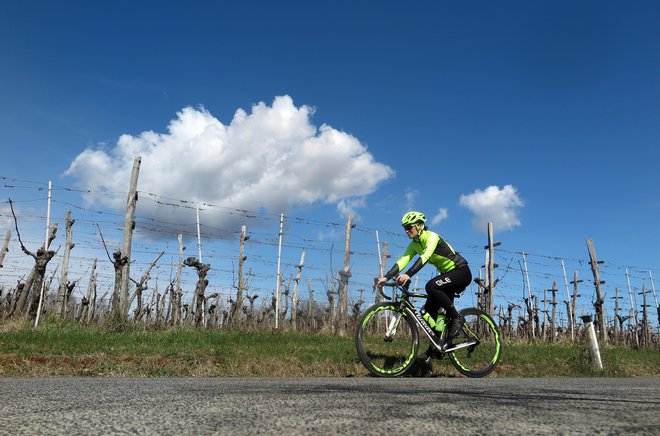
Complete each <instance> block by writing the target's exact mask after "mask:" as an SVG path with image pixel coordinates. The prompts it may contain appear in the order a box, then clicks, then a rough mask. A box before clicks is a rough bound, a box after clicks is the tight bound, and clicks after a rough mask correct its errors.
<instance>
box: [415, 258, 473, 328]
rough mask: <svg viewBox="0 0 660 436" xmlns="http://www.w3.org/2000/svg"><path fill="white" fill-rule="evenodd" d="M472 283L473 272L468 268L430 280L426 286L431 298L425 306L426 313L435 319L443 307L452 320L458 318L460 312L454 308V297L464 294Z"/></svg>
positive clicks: (455, 270)
mask: <svg viewBox="0 0 660 436" xmlns="http://www.w3.org/2000/svg"><path fill="white" fill-rule="evenodd" d="M471 281H472V272H471V271H470V268H469V267H467V266H462V267H460V268H456V269H453V270H451V271H449V272H446V273H443V274H440V275H439V276H437V277H434V278H432V279H431V280H429V282H428V283H427V284H426V293H427V294H428V296H429V298H428V299H427V300H426V304H425V305H424V306H425V308H426V312H428V314H429V315H431V317H432V318H433V319H435V318H436V317H437V315H438V309H439V308H440V307H443V308H444V309H445V310H446V311H447V315H448V316H449V317H450V318H457V317H458V311H457V310H456V308H455V307H454V296H455V295H456V294H460V293H461V292H463V291H464V290H465V288H467V287H468V285H469V284H470V282H471Z"/></svg>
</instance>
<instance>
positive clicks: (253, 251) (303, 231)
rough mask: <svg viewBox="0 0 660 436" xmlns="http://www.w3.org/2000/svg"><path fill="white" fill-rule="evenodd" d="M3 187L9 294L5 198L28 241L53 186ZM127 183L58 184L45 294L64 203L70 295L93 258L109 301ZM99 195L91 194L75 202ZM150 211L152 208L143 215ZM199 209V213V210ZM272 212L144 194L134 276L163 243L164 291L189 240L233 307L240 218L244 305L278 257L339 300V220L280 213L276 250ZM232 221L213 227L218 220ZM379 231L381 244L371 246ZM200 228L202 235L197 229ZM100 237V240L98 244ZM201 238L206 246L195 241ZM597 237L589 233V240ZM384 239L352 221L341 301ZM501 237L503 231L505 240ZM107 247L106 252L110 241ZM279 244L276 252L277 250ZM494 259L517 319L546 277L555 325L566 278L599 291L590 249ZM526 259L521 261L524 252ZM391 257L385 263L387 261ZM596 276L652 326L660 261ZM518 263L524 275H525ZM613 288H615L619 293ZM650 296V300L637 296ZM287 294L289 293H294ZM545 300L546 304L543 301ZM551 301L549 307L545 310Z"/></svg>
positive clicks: (362, 289) (0, 271)
mask: <svg viewBox="0 0 660 436" xmlns="http://www.w3.org/2000/svg"><path fill="white" fill-rule="evenodd" d="M0 183H2V195H0V231H2V233H1V234H0V237H2V236H4V234H5V232H6V231H12V236H11V238H10V241H9V245H8V251H7V252H6V255H5V257H4V260H3V262H2V268H0V289H1V290H2V294H0V298H2V297H3V296H4V297H5V298H6V297H7V296H8V294H9V293H10V292H11V291H12V290H14V289H16V287H17V286H18V285H19V284H20V283H21V281H24V280H25V279H26V278H27V276H28V274H29V272H30V270H31V268H32V267H33V265H34V260H33V259H32V258H31V257H29V256H26V255H25V253H23V252H22V250H21V248H20V244H19V241H18V238H17V234H16V232H15V223H14V218H13V216H12V214H11V211H10V207H9V199H11V200H12V203H13V206H14V208H15V210H16V224H17V225H18V229H19V231H20V234H21V237H22V242H23V244H24V245H25V246H26V247H28V248H29V249H30V250H35V249H36V248H38V247H40V246H42V245H43V241H44V235H45V222H46V219H47V216H46V204H47V199H48V196H47V194H48V192H47V191H48V184H45V183H40V182H35V181H29V180H19V179H11V178H6V177H0ZM126 196H127V193H126V192H106V191H103V192H100V191H99V192H93V191H89V190H79V189H74V188H70V187H66V186H58V185H54V186H53V195H52V210H51V217H52V218H51V220H52V222H54V223H58V225H59V228H58V234H57V237H56V239H55V240H54V242H53V244H52V245H51V249H53V250H56V255H55V257H54V258H53V259H52V260H51V261H50V262H49V264H48V269H47V273H46V275H47V281H49V282H50V284H51V288H50V291H51V293H52V292H53V288H54V289H57V283H58V281H59V278H60V277H61V271H60V266H61V264H62V255H63V251H64V250H63V248H62V247H63V246H64V243H65V242H64V241H65V239H64V238H65V236H64V216H65V212H66V211H71V216H72V218H73V219H74V220H75V223H74V225H73V226H72V232H73V243H74V244H75V247H74V249H73V250H72V251H71V257H70V261H69V270H68V278H69V280H70V281H71V282H74V283H75V287H74V289H73V290H72V293H71V299H72V301H78V302H79V301H81V300H82V299H83V298H84V297H85V293H86V289H87V287H88V284H89V281H90V279H91V277H90V265H91V264H92V261H93V259H97V260H98V264H97V268H96V270H95V273H96V286H97V289H98V293H99V296H101V295H105V297H104V298H105V301H99V302H98V303H99V304H106V305H108V304H110V301H109V300H110V298H111V294H112V292H111V291H112V289H113V288H114V280H115V273H114V268H113V265H112V263H111V261H110V259H109V253H112V252H113V251H116V250H120V249H121V244H122V238H123V231H124V219H125V216H124V214H123V213H117V212H113V210H112V209H109V208H107V207H103V206H102V207H99V206H98V205H108V204H117V202H121V201H123V202H125V200H126ZM81 197H83V198H87V199H89V198H94V199H95V201H94V202H89V201H85V200H81ZM141 211H148V213H141ZM196 212H197V213H198V214H199V217H200V220H199V233H198V231H197V228H198V221H197V220H196V219H195V216H196V215H195V214H196ZM279 221H280V215H279V214H271V213H267V212H264V211H248V210H242V209H233V208H231V207H226V206H222V205H214V204H209V203H204V202H194V201H189V200H183V199H172V198H166V197H163V196H160V195H158V194H156V193H150V192H139V201H138V209H137V214H136V218H135V222H136V225H135V230H134V237H133V243H132V250H131V278H134V279H138V278H139V277H140V276H141V275H142V274H144V272H145V271H146V270H147V268H149V266H150V265H151V264H152V262H154V260H155V259H156V258H157V257H158V256H159V254H160V253H161V252H162V253H164V254H163V255H162V257H160V260H159V262H158V263H157V264H156V265H155V267H154V269H153V271H152V272H151V275H150V276H151V279H150V283H149V285H148V290H147V292H146V297H145V298H146V299H147V300H148V299H150V298H152V296H154V295H159V294H160V295H162V294H163V292H164V290H165V289H166V288H167V286H168V285H169V284H170V283H172V281H173V280H174V278H175V276H176V274H177V268H178V264H179V258H180V246H179V242H178V238H177V237H178V235H179V234H180V235H182V239H183V242H184V248H183V257H184V258H186V257H189V256H192V257H196V258H199V257H201V258H202V260H203V263H208V264H210V265H211V269H210V270H209V271H208V275H207V279H208V281H209V284H208V288H207V290H206V292H207V293H209V294H217V297H216V310H218V311H221V310H223V309H228V308H229V306H230V305H231V300H232V299H234V298H235V296H236V292H237V268H238V264H239V261H240V259H239V240H240V235H241V232H240V226H241V225H245V226H246V227H247V234H248V235H249V239H248V240H247V241H245V247H244V249H245V255H246V256H247V260H246V261H245V263H244V275H245V276H244V280H245V283H246V289H245V292H246V295H247V296H249V297H250V298H251V300H250V303H251V306H253V307H256V308H260V307H262V308H263V307H270V306H271V304H272V299H273V297H274V296H275V291H276V288H277V282H278V278H277V273H276V271H277V267H278V263H279V265H280V267H281V271H282V282H281V283H284V284H285V285H286V286H289V287H290V286H291V282H292V281H293V280H294V278H295V275H296V273H297V272H298V270H299V269H300V274H301V280H300V281H301V283H304V284H308V285H309V286H306V287H305V289H304V291H302V290H301V292H300V293H299V295H300V298H301V300H310V299H311V300H313V301H314V302H315V304H317V305H319V306H326V307H327V306H328V305H329V304H331V303H332V304H336V301H333V298H334V297H333V295H332V293H333V292H334V291H335V290H336V286H337V283H338V274H337V273H338V271H339V270H341V269H343V267H344V265H343V263H344V258H345V252H344V246H345V230H346V222H339V221H321V220H314V219H309V218H306V217H300V216H286V217H285V228H284V231H283V238H282V245H281V251H280V250H278V249H279V248H280V246H279V238H278V236H279ZM219 222H220V223H227V225H217V223H219ZM377 235H379V238H378V240H379V241H380V242H381V246H380V247H379V246H378V245H377ZM198 238H199V239H198ZM102 240H104V241H105V243H106V244H107V247H104V245H103V243H102ZM198 241H201V244H199V243H198ZM597 243H598V241H596V244H597ZM385 244H387V245H388V250H389V254H390V255H393V256H394V257H395V256H396V255H398V254H399V253H402V252H403V251H404V250H405V245H403V244H405V240H404V239H403V238H402V237H401V235H400V234H399V233H396V232H392V231H388V230H379V229H376V228H370V227H368V226H364V225H361V224H358V225H357V226H355V228H353V229H352V231H351V240H350V271H351V277H350V281H349V288H348V290H349V293H348V300H349V305H350V306H354V307H356V310H357V309H360V308H361V309H364V307H366V305H369V304H371V303H372V302H373V301H375V298H376V296H375V293H374V290H373V287H372V282H373V278H374V277H375V276H377V275H378V271H379V262H380V259H379V257H378V253H379V250H380V249H383V248H384V245H385ZM452 245H453V246H454V248H455V249H456V250H457V251H459V252H460V253H461V255H463V256H464V257H465V258H466V259H468V261H469V262H470V265H471V268H472V270H473V275H474V276H475V277H480V276H482V275H483V274H484V272H485V270H484V267H483V263H484V246H483V245H476V244H468V243H461V241H452ZM504 245H506V241H504ZM106 250H107V251H106ZM303 251H305V253H306V260H305V264H304V265H303V266H302V268H300V266H299V265H298V264H299V262H300V258H301V253H302V252H303ZM278 252H281V256H280V257H279V258H278ZM494 256H495V258H494V261H495V263H496V264H498V265H499V267H498V268H497V269H496V270H495V278H497V279H498V284H497V286H496V287H495V290H494V291H495V295H494V296H495V299H494V300H495V304H494V305H495V307H496V310H495V314H496V315H497V313H498V312H501V313H504V312H503V311H504V310H506V309H510V308H511V307H513V309H512V317H513V318H514V319H524V318H525V317H526V316H527V313H526V306H525V304H526V303H525V299H526V298H527V297H528V296H529V295H530V294H531V295H532V296H533V297H534V298H536V299H537V304H538V307H537V310H539V312H538V313H537V316H539V317H540V318H542V319H543V318H544V317H547V316H548V313H547V312H543V311H542V310H541V308H542V307H543V306H544V303H547V302H548V301H547V298H548V297H547V295H548V294H547V293H546V296H544V292H546V291H547V290H549V289H550V288H551V287H552V285H553V283H554V284H555V287H556V289H557V291H556V296H557V301H558V304H557V312H556V317H557V325H558V326H567V321H568V316H567V311H566V310H565V307H564V304H565V303H564V302H565V301H569V300H570V299H572V296H573V293H574V284H572V283H570V282H571V281H573V280H574V276H575V275H577V277H579V279H580V280H583V281H582V282H581V283H579V285H578V287H577V288H578V297H577V298H576V302H577V305H576V308H575V312H576V313H575V314H576V315H577V316H580V315H584V314H593V313H594V302H595V300H596V295H595V287H594V285H593V280H594V279H593V275H592V272H591V265H590V263H589V258H588V255H587V250H586V248H585V257H584V258H563V257H559V256H552V255H545V254H538V253H533V252H532V253H527V252H526V253H524V254H523V252H522V251H511V250H507V249H506V248H501V247H498V248H495V250H494ZM523 256H525V258H526V268H527V270H526V271H524V269H525V266H524V265H523V262H522V257H523ZM391 261H392V260H391V259H390V263H391ZM599 268H600V275H601V279H602V280H604V281H605V284H604V285H603V287H604V293H605V300H606V301H605V309H606V320H607V323H608V325H611V326H614V324H615V323H616V322H617V320H616V318H615V316H614V309H615V305H617V304H618V310H619V313H620V314H624V315H628V314H631V313H633V312H634V313H635V314H636V315H638V317H639V319H641V318H642V316H643V315H644V312H645V311H646V319H647V320H649V323H650V327H651V329H653V330H654V331H657V330H658V317H660V310H659V309H658V303H657V297H656V294H655V283H654V282H653V277H654V276H660V270H658V269H653V268H647V267H638V266H626V265H623V264H617V263H614V262H610V261H607V262H605V263H603V264H601V265H599ZM525 272H526V273H527V276H528V277H529V280H528V281H526V280H525ZM433 275H434V274H433V271H431V270H430V269H429V268H425V269H424V270H422V271H421V272H420V273H419V274H418V276H419V277H416V278H415V280H416V283H417V286H418V287H423V285H424V284H425V282H426V281H427V280H428V279H430V278H431V277H432V276H433ZM197 281H198V277H197V275H196V272H195V271H194V270H193V269H192V268H184V269H183V271H182V274H181V289H182V292H183V296H182V299H183V301H188V302H190V301H192V300H193V299H194V295H193V294H194V290H195V286H196V284H197ZM477 293H478V286H477V285H476V284H474V285H472V286H470V287H469V288H468V290H466V292H465V293H464V295H463V296H462V297H461V300H460V302H459V304H460V305H462V306H472V305H476V304H477V303H478V302H477V301H476V299H477ZM616 293H618V296H619V298H618V299H616V300H615V298H614V296H615V294H616ZM644 296H646V307H644V305H643V301H642V300H643V297H644ZM289 298H291V296H290V295H289ZM545 307H546V308H547V307H548V306H547V304H546V305H545ZM547 310H549V309H547Z"/></svg>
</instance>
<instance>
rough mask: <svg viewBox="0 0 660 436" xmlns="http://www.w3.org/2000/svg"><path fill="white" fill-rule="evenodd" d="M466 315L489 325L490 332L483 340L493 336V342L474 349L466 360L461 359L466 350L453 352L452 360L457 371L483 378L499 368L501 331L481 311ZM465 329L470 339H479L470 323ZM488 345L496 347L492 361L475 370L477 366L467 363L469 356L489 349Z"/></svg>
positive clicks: (451, 354) (486, 333) (487, 332)
mask: <svg viewBox="0 0 660 436" xmlns="http://www.w3.org/2000/svg"><path fill="white" fill-rule="evenodd" d="M464 315H465V316H466V317H467V318H470V317H473V316H474V317H476V320H477V321H478V320H483V321H485V322H486V323H487V330H488V331H486V332H484V333H483V335H482V338H487V337H489V335H492V338H493V342H488V343H483V342H482V343H480V344H479V345H477V346H476V348H475V349H473V350H472V351H469V352H468V355H467V356H466V357H465V358H463V357H460V356H462V354H461V353H463V352H465V351H466V350H465V349H463V350H457V351H455V352H451V353H450V360H451V362H452V363H453V364H454V366H455V367H456V369H458V370H459V371H460V372H461V373H463V374H464V375H467V376H468V377H483V376H485V375H488V374H489V373H491V372H492V371H493V370H494V369H495V367H496V366H497V363H498V362H499V359H500V355H501V350H502V344H501V342H500V335H499V330H498V329H497V326H496V325H495V324H494V322H493V320H492V319H491V318H490V317H489V316H488V315H486V314H485V313H483V312H481V311H475V310H468V311H467V312H466V313H465V314H464ZM464 327H465V329H466V330H467V332H468V335H467V337H468V338H470V337H472V338H478V337H479V336H478V335H476V334H475V333H474V332H473V331H472V330H471V328H470V323H469V322H466V324H465V326H464ZM488 345H491V346H494V347H495V350H494V353H493V356H492V358H491V359H489V360H488V361H487V362H484V364H482V365H479V364H476V366H479V367H478V368H474V366H475V365H470V364H469V363H467V362H466V360H467V359H468V358H469V356H470V355H471V353H472V352H473V351H475V350H476V351H477V352H478V350H484V349H487V346H488ZM484 347H486V348H484ZM484 357H487V355H486V356H484ZM468 366H471V367H468Z"/></svg>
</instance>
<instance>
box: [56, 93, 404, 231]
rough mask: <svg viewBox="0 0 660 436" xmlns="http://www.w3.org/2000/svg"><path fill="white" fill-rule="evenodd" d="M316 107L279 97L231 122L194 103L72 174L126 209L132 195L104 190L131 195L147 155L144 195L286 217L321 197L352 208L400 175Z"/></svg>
mask: <svg viewBox="0 0 660 436" xmlns="http://www.w3.org/2000/svg"><path fill="white" fill-rule="evenodd" d="M313 112H314V110H313V108H311V107H309V106H305V105H303V106H300V107H296V106H295V105H294V103H293V100H292V99H291V97H289V96H279V97H276V98H275V99H274V100H273V103H272V105H270V106H269V105H267V104H265V103H263V102H260V103H258V104H256V105H254V106H252V108H251V111H250V112H249V113H248V112H246V111H245V110H243V109H238V110H237V111H236V112H235V114H234V117H233V119H232V120H231V122H230V123H229V124H228V125H225V124H223V123H222V122H221V121H220V120H218V119H217V118H215V117H214V116H213V115H212V114H211V113H209V112H208V111H207V110H205V109H203V108H199V109H195V108H192V107H186V108H184V109H182V110H181V111H180V112H178V113H177V116H176V118H175V119H173V120H172V121H171V122H170V123H169V126H168V127H167V132H166V133H157V132H154V131H145V132H142V133H140V134H139V135H137V136H133V135H128V134H125V135H122V136H121V137H120V138H119V140H118V141H117V144H116V146H115V147H114V148H113V149H111V150H108V151H106V150H103V149H92V148H88V149H86V150H85V151H83V152H82V153H80V154H79V155H78V156H77V157H76V158H75V159H74V161H73V162H72V163H71V164H70V166H69V168H68V169H67V171H66V172H65V175H67V176H72V177H74V178H75V179H77V182H76V184H77V185H78V186H79V187H81V188H83V189H85V190H89V191H90V192H89V193H87V194H85V201H86V202H87V203H88V204H93V203H95V202H99V203H102V204H105V205H106V206H109V207H112V208H114V209H115V210H118V211H119V210H123V209H124V208H125V207H126V197H125V195H124V196H108V195H99V194H95V193H94V191H104V192H107V191H112V192H126V191H127V190H128V185H129V181H130V174H131V169H132V166H133V160H134V158H135V157H136V156H141V158H142V161H141V162H142V163H141V168H140V173H139V181H138V191H140V192H147V193H154V194H158V195H159V196H162V197H166V198H170V199H181V200H186V201H188V202H190V203H193V204H194V203H200V204H202V203H207V204H212V205H214V206H218V207H220V208H227V209H226V210H232V209H241V210H248V211H267V212H270V213H276V214H279V213H281V212H283V213H285V214H286V213H290V212H291V211H292V210H295V209H296V207H301V206H306V205H310V204H314V203H317V202H318V203H326V204H336V205H337V208H338V211H339V212H340V213H342V212H344V213H348V212H351V211H353V209H354V208H355V207H362V206H363V205H364V197H365V196H367V195H368V194H370V193H372V192H373V191H375V190H376V189H377V187H378V185H379V184H380V183H381V182H383V181H384V180H386V179H388V178H390V177H391V176H392V175H393V174H394V171H393V170H392V169H391V168H390V167H388V166H386V165H384V164H381V163H378V162H376V161H375V160H374V157H373V156H372V155H371V154H370V153H369V152H368V150H367V148H366V147H365V146H364V145H363V144H361V143H360V141H359V140H358V139H357V138H355V137H354V136H352V135H350V134H348V133H345V132H342V131H339V130H336V129H334V128H332V127H331V126H329V125H326V124H322V125H321V126H320V127H317V126H316V125H314V124H313V123H312V121H311V116H312V115H313ZM162 209H163V208H162V207H160V206H159V205H158V203H157V202H149V201H138V213H139V214H140V215H141V216H143V217H147V218H156V219H158V218H159V214H162V213H163V210H162ZM169 213H171V211H170V212H169ZM193 213H194V212H193ZM173 219H174V220H177V219H179V220H181V221H185V222H188V221H189V216H187V217H185V218H172V217H170V216H168V220H169V221H172V220H173ZM234 219H235V218H234ZM235 225H236V222H233V221H232V215H231V214H224V215H223V214H218V216H215V217H214V222H213V226H215V227H218V228H222V227H234V226H235Z"/></svg>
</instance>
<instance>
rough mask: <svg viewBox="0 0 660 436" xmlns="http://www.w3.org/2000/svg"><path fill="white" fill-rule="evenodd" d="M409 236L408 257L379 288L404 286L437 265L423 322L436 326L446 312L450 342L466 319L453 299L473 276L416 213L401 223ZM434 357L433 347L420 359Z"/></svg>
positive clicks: (422, 217)
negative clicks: (392, 284) (441, 311)
mask: <svg viewBox="0 0 660 436" xmlns="http://www.w3.org/2000/svg"><path fill="white" fill-rule="evenodd" d="M401 225H402V226H403V228H404V230H405V232H406V234H407V235H408V237H409V238H410V239H412V241H410V244H409V245H408V248H407V249H406V251H405V253H404V254H403V256H401V258H399V260H397V261H396V263H395V264H394V265H393V266H392V268H391V269H390V270H389V271H388V272H387V274H385V276H384V277H380V278H379V279H378V284H381V283H384V282H386V281H387V280H389V279H392V278H395V280H396V282H397V283H398V284H400V285H404V284H406V283H408V282H409V281H410V278H411V277H412V276H413V275H415V274H416V273H417V272H419V270H420V269H422V267H423V266H424V265H426V264H427V263H431V264H432V265H434V266H435V267H436V268H437V270H438V272H439V275H438V276H436V277H433V278H432V279H431V280H429V281H428V282H427V283H426V293H427V294H428V299H427V300H426V304H425V305H424V308H423V310H424V312H425V313H424V315H423V316H424V319H425V320H426V321H427V322H429V324H431V326H432V327H433V325H434V324H435V320H436V319H437V317H438V310H439V309H440V307H442V308H444V309H445V311H446V312H447V316H448V318H449V319H450V321H449V326H448V329H449V331H448V338H450V339H451V338H453V337H455V336H456V335H457V334H458V333H459V332H460V331H461V326H462V325H463V323H464V322H465V319H464V318H463V317H462V316H461V315H460V314H459V313H458V311H457V310H456V307H454V296H455V295H456V294H460V293H461V292H463V291H464V290H465V288H467V287H468V285H469V284H470V282H471V281H472V272H471V271H470V268H469V266H468V262H467V261H466V260H465V259H464V258H463V257H462V256H461V255H459V254H458V253H457V252H456V251H454V249H453V248H452V247H451V245H449V243H448V242H447V241H445V240H444V239H442V238H441V237H440V235H438V234H437V233H435V232H432V231H431V230H429V229H428V227H427V226H426V216H425V215H424V214H423V213H421V212H417V211H411V212H408V213H406V214H405V215H404V216H403V218H402V219H401ZM415 255H419V257H418V258H417V260H416V261H415V263H414V264H413V265H412V266H411V267H410V268H409V269H408V271H406V272H405V273H402V274H399V272H400V271H402V270H403V268H405V267H406V265H408V263H410V261H411V260H412V258H413V257H415ZM432 355H433V345H431V346H430V347H429V349H428V350H427V351H426V353H424V355H422V356H420V359H421V360H423V361H426V362H428V361H429V360H430V358H431V356H432Z"/></svg>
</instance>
